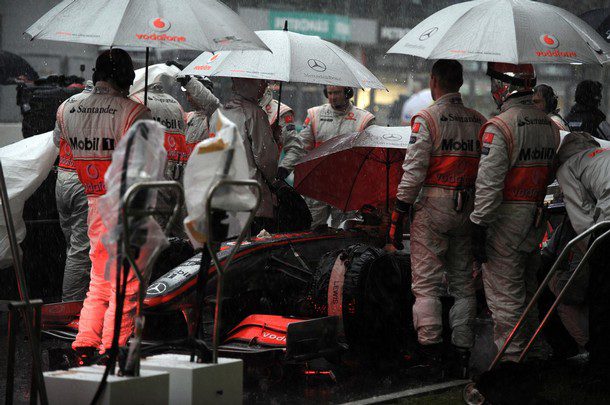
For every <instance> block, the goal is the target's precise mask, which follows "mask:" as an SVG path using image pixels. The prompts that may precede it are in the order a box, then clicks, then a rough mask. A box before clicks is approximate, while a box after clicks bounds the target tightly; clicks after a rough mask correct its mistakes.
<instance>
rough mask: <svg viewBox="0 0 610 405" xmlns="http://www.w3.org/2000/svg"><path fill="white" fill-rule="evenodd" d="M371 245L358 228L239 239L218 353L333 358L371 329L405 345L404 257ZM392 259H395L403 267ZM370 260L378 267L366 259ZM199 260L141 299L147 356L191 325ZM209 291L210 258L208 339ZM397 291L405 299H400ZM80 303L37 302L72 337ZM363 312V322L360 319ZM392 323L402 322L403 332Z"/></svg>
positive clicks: (212, 283)
mask: <svg viewBox="0 0 610 405" xmlns="http://www.w3.org/2000/svg"><path fill="white" fill-rule="evenodd" d="M375 245H379V242H378V241H376V240H374V239H372V238H371V237H370V236H368V235H367V234H366V233H364V232H362V231H336V230H326V231H324V232H313V231H308V232H301V233H291V234H276V235H272V236H271V237H268V238H254V239H251V240H248V241H246V242H244V243H242V245H241V246H240V247H239V248H238V249H239V250H238V251H237V253H236V254H235V257H234V259H233V262H232V264H231V266H230V267H229V269H228V271H227V272H226V274H225V279H224V294H223V297H224V298H223V307H222V308H223V310H222V322H221V336H222V337H223V339H222V344H221V345H220V347H219V354H220V355H222V356H225V357H240V358H244V359H245V360H246V361H248V360H250V361H252V362H257V361H258V360H262V361H263V362H269V360H270V359H271V358H272V359H274V361H275V360H277V361H280V362H283V363H286V362H303V361H306V360H309V359H312V358H318V357H326V358H332V357H335V356H336V355H337V354H338V353H340V352H342V351H345V350H346V348H347V347H349V345H350V344H351V345H352V346H353V347H358V350H359V351H367V350H366V344H367V343H366V342H363V341H362V336H364V335H367V332H372V333H378V336H377V339H379V337H380V336H386V338H385V339H386V343H387V339H388V336H390V339H391V336H396V335H399V336H404V337H405V338H404V339H402V340H401V343H404V340H406V334H407V333H408V332H407V331H405V330H404V329H406V328H404V326H405V325H408V324H409V321H408V320H407V319H405V317H408V316H409V314H410V311H408V308H409V303H405V300H408V299H410V298H409V297H410V295H409V294H410V293H409V291H410V289H409V287H408V286H409V283H410V274H409V273H408V269H409V266H408V256H406V255H403V256H401V258H400V259H396V257H399V256H398V255H388V254H387V253H385V252H383V251H382V250H381V249H379V248H376V247H375ZM234 246H235V244H234V242H230V241H229V242H225V243H223V245H222V247H221V251H220V253H219V258H220V260H221V264H222V263H223V261H224V260H225V259H226V257H227V256H228V254H229V252H230V250H231V249H233V248H234ZM170 250H171V249H170ZM338 257H342V258H343V261H344V262H345V263H347V266H346V269H347V270H346V271H345V273H344V275H343V276H344V280H341V282H340V283H337V277H336V276H331V272H332V270H333V267H334V264H335V262H336V261H337V258H338ZM396 260H401V262H400V265H398V262H396ZM375 261H377V265H374V264H372V263H373V262H375ZM200 262H201V253H199V254H195V255H193V256H192V257H190V258H189V259H187V260H186V261H184V262H183V263H181V264H180V265H178V266H177V267H175V268H173V269H171V270H170V271H168V272H166V273H165V274H162V275H161V276H160V277H158V278H154V277H153V279H154V281H152V282H151V283H150V285H149V287H148V291H147V295H146V298H145V300H144V304H145V309H144V311H145V314H146V318H147V321H146V325H147V328H146V329H145V331H144V339H145V342H144V344H143V353H158V352H163V351H170V350H175V349H176V342H177V341H180V339H184V338H186V337H187V336H192V335H193V333H194V332H196V331H195V330H194V328H196V321H195V316H194V314H195V302H196V299H195V298H196V297H195V296H196V291H195V286H196V281H197V276H198V272H199V269H200V265H201V263H200ZM379 269H382V270H379ZM374 272H377V273H379V275H378V276H376V275H375V274H374ZM383 272H386V273H387V274H382V273H383ZM331 278H333V280H332V283H331ZM371 280H375V283H371V282H370V281H371ZM366 283H369V284H371V286H372V287H371V288H373V289H374V290H375V292H374V293H371V294H369V296H370V298H371V299H370V300H368V301H367V302H369V301H370V303H368V304H366V305H365V304H364V302H365V301H366V300H365V299H362V298H361V297H363V296H364V295H366V294H367V293H366V288H367V286H366ZM380 289H382V290H383V293H380V292H379V291H380ZM329 291H330V296H329V295H328V292H329ZM215 292H216V269H215V267H214V265H211V266H210V268H209V271H208V282H207V283H206V289H205V300H204V308H203V322H202V326H201V328H202V329H203V330H202V335H203V336H204V340H205V341H206V342H208V343H209V342H211V337H212V329H213V313H214V308H215V297H216V295H215ZM338 296H339V297H340V298H339V299H341V300H342V303H341V305H340V307H341V306H342V307H343V309H342V310H341V311H339V312H337V310H334V312H333V311H330V310H329V306H328V305H327V303H328V302H329V300H333V299H334V300H335V301H336V300H337V299H338V298H337V297H338ZM397 296H398V297H402V298H403V299H398V300H396V299H395V297H397ZM373 301H374V302H373ZM371 306H377V307H378V309H372V307H371ZM81 307H82V302H68V303H55V304H47V305H45V306H43V312H42V323H43V331H44V333H45V334H48V335H52V336H55V337H62V338H65V339H71V338H73V336H74V332H75V331H76V330H77V329H78V315H79V313H80V309H81ZM333 307H336V305H335V306H333ZM384 313H385V314H386V315H385V316H384V315H383V314H384ZM364 314H366V315H364ZM397 314H398V315H397ZM361 315H362V316H364V317H365V319H361V318H359V317H360V316H361ZM344 318H345V319H346V322H345V323H344V322H342V320H343V319H344ZM348 319H349V320H348ZM362 322H370V323H374V324H375V325H376V326H374V325H371V326H370V327H368V328H367V327H365V328H361V327H359V326H358V325H359V324H361V323H362ZM384 328H385V330H384ZM388 328H395V329H396V328H397V329H400V332H401V333H400V334H396V333H394V331H388ZM360 329H361V330H360ZM369 335H370V333H369ZM397 344H398V343H397ZM372 346H374V344H373V345H372ZM380 347H383V345H380ZM147 348H148V349H147Z"/></svg>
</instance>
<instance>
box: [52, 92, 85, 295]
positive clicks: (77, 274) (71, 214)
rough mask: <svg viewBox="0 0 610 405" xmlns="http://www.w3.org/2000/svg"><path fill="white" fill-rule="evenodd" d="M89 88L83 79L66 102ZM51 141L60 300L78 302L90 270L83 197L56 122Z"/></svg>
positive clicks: (66, 143)
mask: <svg viewBox="0 0 610 405" xmlns="http://www.w3.org/2000/svg"><path fill="white" fill-rule="evenodd" d="M91 90H93V83H92V82H87V87H86V88H85V90H83V92H82V93H79V94H76V95H74V96H72V97H70V99H69V101H68V102H67V104H73V103H75V102H76V101H77V100H80V99H83V98H85V97H88V96H89V95H90V94H91ZM63 108H64V107H62V108H61V109H63ZM53 142H54V143H55V145H56V146H58V147H59V165H58V168H57V182H56V183H55V201H56V203H57V212H58V214H59V225H60V226H61V230H62V232H63V234H64V238H65V239H66V245H67V246H66V266H65V268H64V278H63V282H62V292H61V300H62V301H78V300H83V299H85V294H86V293H87V288H88V287H89V272H90V271H91V260H90V259H89V249H90V246H89V237H88V236H87V215H88V211H89V210H88V209H87V207H88V205H87V196H86V195H85V189H84V188H83V185H82V184H81V182H80V180H79V179H78V174H77V173H76V167H75V166H74V160H73V159H72V149H71V148H70V144H69V142H68V141H67V140H65V139H62V138H61V129H60V126H59V124H57V123H56V125H55V129H54V131H53Z"/></svg>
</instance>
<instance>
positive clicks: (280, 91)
mask: <svg viewBox="0 0 610 405" xmlns="http://www.w3.org/2000/svg"><path fill="white" fill-rule="evenodd" d="M282 83H283V82H280V89H279V92H278V96H277V117H276V118H275V122H277V125H280V110H281V108H280V107H281V105H282Z"/></svg>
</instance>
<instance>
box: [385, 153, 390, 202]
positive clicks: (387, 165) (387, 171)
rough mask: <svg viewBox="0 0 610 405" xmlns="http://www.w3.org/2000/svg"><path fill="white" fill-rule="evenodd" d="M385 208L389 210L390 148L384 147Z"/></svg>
mask: <svg viewBox="0 0 610 405" xmlns="http://www.w3.org/2000/svg"><path fill="white" fill-rule="evenodd" d="M385 210H386V212H390V149H389V148H386V149H385Z"/></svg>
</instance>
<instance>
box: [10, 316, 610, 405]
mask: <svg viewBox="0 0 610 405" xmlns="http://www.w3.org/2000/svg"><path fill="white" fill-rule="evenodd" d="M6 329H7V328H6V317H5V315H2V319H1V320H0V330H2V331H6ZM68 346H69V343H68V342H64V341H61V340H59V339H54V338H49V337H45V338H43V340H42V351H43V356H42V357H43V363H44V364H43V367H44V368H45V370H48V369H49V349H53V348H57V347H66V348H67V347H68ZM474 352H475V353H476V355H474V356H473V357H472V359H471V360H472V362H471V363H472V366H473V368H475V369H479V370H482V369H483V368H485V367H486V365H487V364H489V362H490V361H491V356H492V355H493V353H492V352H491V323H490V321H489V320H478V322H477V348H476V350H475V351H474ZM17 359H18V362H17V364H16V370H15V372H16V379H15V396H14V398H15V403H16V404H25V403H29V377H30V367H31V364H30V352H29V346H28V344H27V340H26V339H25V337H24V336H23V334H22V333H21V334H20V335H19V337H18V345H17ZM327 364H328V363H323V364H320V363H319V362H318V364H315V363H311V364H308V365H307V366H309V367H305V366H292V367H284V368H281V367H269V368H266V369H262V370H261V369H255V370H253V369H249V370H248V372H247V375H246V379H245V384H244V403H246V404H325V403H345V402H350V401H357V403H359V404H367V403H377V402H379V401H381V402H382V403H395V404H418V405H419V404H432V405H434V404H439V405H440V404H456V403H457V404H459V403H462V388H461V386H458V387H448V388H446V389H443V390H441V392H436V393H433V394H429V393H427V394H421V393H420V394H417V395H413V392H412V389H414V388H418V387H426V386H431V385H434V384H439V383H443V382H447V381H448V380H451V379H444V380H443V379H441V378H439V375H438V374H436V373H429V372H428V371H426V370H425V369H421V368H411V369H406V368H390V367H386V368H385V369H384V368H383V367H382V368H372V367H369V368H367V367H364V368H363V367H353V366H352V367H345V366H341V367H336V366H329V367H325V365H327ZM0 365H2V368H1V369H0V398H5V392H6V391H5V388H6V387H5V383H6V381H5V378H6V367H5V365H6V340H5V339H2V341H1V343H0ZM313 370H317V372H314V371H313ZM331 370H332V373H329V371H331ZM584 370H585V368H584V366H583V364H582V362H578V361H570V362H561V363H551V364H548V365H545V366H544V367H543V368H541V369H540V370H539V371H537V372H536V374H535V378H536V387H538V389H539V390H540V392H539V393H538V394H537V396H536V398H537V399H536V401H538V402H533V403H537V404H606V403H610V390H609V391H608V392H606V391H600V387H599V386H595V385H592V383H593V382H592V379H591V378H590V377H589V376H588V375H587V373H586V372H585V371H584ZM506 386H507V387H508V388H507V389H509V390H510V389H512V388H511V387H510V382H509V383H507V384H506ZM602 388H604V387H602ZM517 389H518V388H517ZM396 393H400V395H396ZM384 395H385V396H386V397H383V396H384ZM405 395H409V397H407V398H401V396H405Z"/></svg>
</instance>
